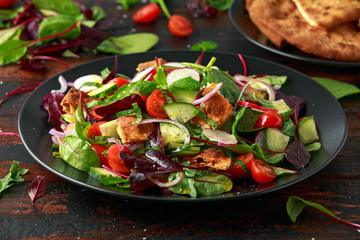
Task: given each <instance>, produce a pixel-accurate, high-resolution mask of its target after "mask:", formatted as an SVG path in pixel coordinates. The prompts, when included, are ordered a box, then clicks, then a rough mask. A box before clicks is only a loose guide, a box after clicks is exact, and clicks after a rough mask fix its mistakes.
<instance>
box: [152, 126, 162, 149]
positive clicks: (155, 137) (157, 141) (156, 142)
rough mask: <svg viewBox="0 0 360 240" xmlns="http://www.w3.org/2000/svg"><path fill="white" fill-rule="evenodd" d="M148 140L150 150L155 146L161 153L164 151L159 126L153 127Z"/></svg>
mask: <svg viewBox="0 0 360 240" xmlns="http://www.w3.org/2000/svg"><path fill="white" fill-rule="evenodd" d="M148 139H149V143H150V147H151V148H152V147H155V146H157V147H159V148H160V149H161V151H162V152H164V151H165V148H164V141H163V138H162V135H161V131H160V127H159V125H155V130H154V131H153V132H152V133H151V134H150V135H149V137H148Z"/></svg>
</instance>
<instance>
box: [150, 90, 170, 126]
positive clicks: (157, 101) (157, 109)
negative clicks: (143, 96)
mask: <svg viewBox="0 0 360 240" xmlns="http://www.w3.org/2000/svg"><path fill="white" fill-rule="evenodd" d="M166 93H167V94H168V95H169V97H171V99H172V100H173V101H175V98H174V97H173V95H172V94H171V93H168V92H166ZM166 104H168V101H167V99H166V97H165V96H164V94H163V93H162V92H161V90H159V89H157V90H155V91H154V92H152V93H151V95H150V96H149V97H148V99H147V100H146V110H147V111H148V113H149V114H150V115H151V116H152V117H154V118H162V119H165V118H168V115H167V113H166V111H165V109H164V106H165V105H166Z"/></svg>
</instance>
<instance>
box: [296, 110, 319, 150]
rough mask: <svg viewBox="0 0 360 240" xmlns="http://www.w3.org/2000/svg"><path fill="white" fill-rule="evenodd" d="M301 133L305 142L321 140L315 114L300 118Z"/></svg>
mask: <svg viewBox="0 0 360 240" xmlns="http://www.w3.org/2000/svg"><path fill="white" fill-rule="evenodd" d="M299 134H300V138H301V140H302V142H303V143H304V144H308V143H312V142H315V141H318V140H319V135H318V132H317V130H316V124H315V120H314V117H313V116H310V117H305V118H302V119H300V120H299Z"/></svg>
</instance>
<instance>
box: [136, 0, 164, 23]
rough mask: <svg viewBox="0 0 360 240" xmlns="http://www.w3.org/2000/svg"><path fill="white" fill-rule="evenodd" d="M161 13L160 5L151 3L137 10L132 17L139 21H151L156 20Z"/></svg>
mask: <svg viewBox="0 0 360 240" xmlns="http://www.w3.org/2000/svg"><path fill="white" fill-rule="evenodd" d="M159 14H160V8H159V6H158V5H157V4H156V3H150V4H148V5H145V6H143V7H142V8H140V9H139V10H137V11H136V12H135V14H134V15H133V17H132V19H133V20H134V21H135V22H138V23H149V22H153V21H155V20H156V19H157V18H158V17H159Z"/></svg>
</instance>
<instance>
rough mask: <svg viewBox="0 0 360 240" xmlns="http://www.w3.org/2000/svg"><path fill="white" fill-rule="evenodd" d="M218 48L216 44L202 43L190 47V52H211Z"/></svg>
mask: <svg viewBox="0 0 360 240" xmlns="http://www.w3.org/2000/svg"><path fill="white" fill-rule="evenodd" d="M217 47H218V44H217V43H216V42H214V41H202V42H199V43H195V44H194V45H192V46H191V48H190V50H191V51H205V52H206V51H212V50H215V49H216V48H217Z"/></svg>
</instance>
